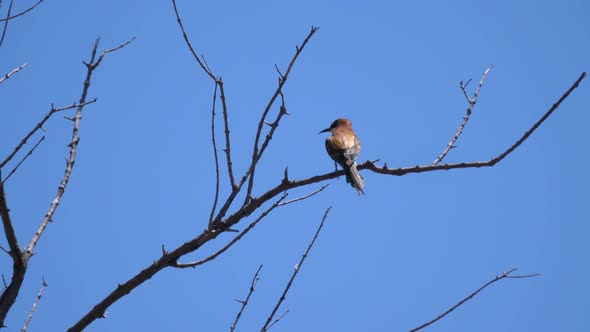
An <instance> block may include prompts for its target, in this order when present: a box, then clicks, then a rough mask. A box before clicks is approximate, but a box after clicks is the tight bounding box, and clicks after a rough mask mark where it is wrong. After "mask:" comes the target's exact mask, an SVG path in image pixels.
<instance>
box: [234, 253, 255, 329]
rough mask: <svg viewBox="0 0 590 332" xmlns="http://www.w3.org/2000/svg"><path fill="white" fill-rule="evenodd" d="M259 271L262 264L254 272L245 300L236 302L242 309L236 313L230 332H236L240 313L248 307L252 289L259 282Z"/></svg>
mask: <svg viewBox="0 0 590 332" xmlns="http://www.w3.org/2000/svg"><path fill="white" fill-rule="evenodd" d="M260 270H262V264H260V267H259V268H258V270H256V273H255V274H254V278H252V282H251V283H250V290H249V291H248V296H246V299H245V300H244V301H238V302H240V303H241V304H242V307H241V308H240V311H238V314H237V315H236V319H235V320H234V323H233V324H232V325H231V327H230V329H229V331H230V332H234V331H235V330H236V326H237V325H238V321H239V320H240V317H242V313H243V312H244V309H246V306H247V305H248V301H249V300H250V296H252V294H253V293H254V288H255V287H256V284H257V283H258V280H260V278H258V273H260Z"/></svg>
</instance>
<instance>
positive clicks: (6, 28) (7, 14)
mask: <svg viewBox="0 0 590 332" xmlns="http://www.w3.org/2000/svg"><path fill="white" fill-rule="evenodd" d="M13 2H14V0H10V4H9V5H8V12H7V13H6V18H5V19H4V28H3V29H2V37H0V47H2V44H3V43H4V37H5V36H6V30H8V21H10V19H9V17H10V12H11V11H12V3H13Z"/></svg>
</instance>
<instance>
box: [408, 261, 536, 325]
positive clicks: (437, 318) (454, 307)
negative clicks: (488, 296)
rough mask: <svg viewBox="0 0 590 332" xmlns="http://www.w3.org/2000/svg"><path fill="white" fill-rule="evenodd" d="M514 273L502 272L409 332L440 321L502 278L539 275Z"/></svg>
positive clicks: (534, 275)
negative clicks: (515, 274) (518, 274)
mask: <svg viewBox="0 0 590 332" xmlns="http://www.w3.org/2000/svg"><path fill="white" fill-rule="evenodd" d="M514 271H516V269H512V270H510V271H508V272H504V273H502V274H501V275H498V276H496V277H495V278H494V279H492V280H490V281H488V282H487V283H485V284H484V285H483V286H481V287H480V288H478V289H477V290H476V291H475V292H473V293H471V294H469V295H468V296H467V297H466V298H464V299H462V300H461V301H459V303H457V304H455V305H454V306H452V307H451V308H450V309H449V310H447V311H445V312H443V313H442V314H440V315H439V316H438V317H436V318H435V319H433V320H431V321H428V322H426V323H424V324H422V325H420V326H418V327H416V328H414V329H412V330H410V332H416V331H418V330H421V329H423V328H425V327H427V326H429V325H431V324H434V323H436V322H437V321H438V320H440V319H441V318H443V317H445V316H446V315H448V314H450V313H451V312H452V311H453V310H455V309H457V308H458V307H460V306H461V305H463V304H464V303H465V302H467V301H469V300H471V299H472V298H473V297H474V296H475V295H477V294H478V293H479V292H481V291H482V290H484V289H485V288H486V287H488V286H489V285H491V284H493V283H495V282H496V281H500V280H502V279H504V278H509V279H517V278H531V277H536V276H539V274H529V275H523V276H510V273H512V272H514Z"/></svg>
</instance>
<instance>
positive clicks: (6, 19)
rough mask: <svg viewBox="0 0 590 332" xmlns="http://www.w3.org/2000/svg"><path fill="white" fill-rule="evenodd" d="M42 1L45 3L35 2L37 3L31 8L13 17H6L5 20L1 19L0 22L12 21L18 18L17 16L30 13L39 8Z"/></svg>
mask: <svg viewBox="0 0 590 332" xmlns="http://www.w3.org/2000/svg"><path fill="white" fill-rule="evenodd" d="M43 1H45V0H39V1H37V3H36V4H34V5H32V6H31V7H29V8H28V9H26V10H23V11H22V12H20V13H18V14H15V15H12V16H8V17H6V18H2V19H0V22H4V21H8V20H12V19H13V18H17V17H19V16H22V15H24V14H26V13H28V12H30V11H31V10H33V9H35V7H37V6H39V5H40V4H41V2H43Z"/></svg>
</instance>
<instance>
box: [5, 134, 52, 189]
mask: <svg viewBox="0 0 590 332" xmlns="http://www.w3.org/2000/svg"><path fill="white" fill-rule="evenodd" d="M44 140H45V136H41V139H39V141H38V142H37V144H35V145H34V146H33V148H32V149H31V150H29V152H27V154H26V155H25V156H24V157H23V159H21V161H19V162H18V164H16V166H14V168H13V169H12V170H11V171H10V172H9V173H8V175H7V176H6V177H5V178H4V179H1V178H0V181H2V183H5V182H6V180H8V179H9V178H10V177H11V176H12V174H14V173H15V172H16V171H17V170H18V168H19V167H20V165H22V164H23V163H24V162H25V160H27V158H28V157H29V156H30V155H32V154H33V152H35V149H36V148H37V147H38V146H39V144H41V142H43V141H44Z"/></svg>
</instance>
